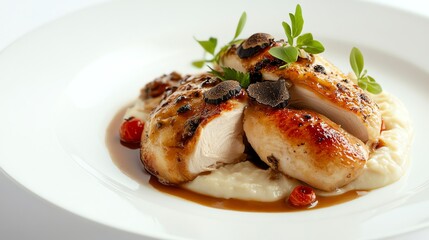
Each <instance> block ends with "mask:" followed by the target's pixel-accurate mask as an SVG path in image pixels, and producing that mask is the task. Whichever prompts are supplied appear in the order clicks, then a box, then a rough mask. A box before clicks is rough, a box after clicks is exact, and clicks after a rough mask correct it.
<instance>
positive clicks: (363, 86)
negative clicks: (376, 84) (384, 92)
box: [358, 80, 368, 90]
mask: <svg viewBox="0 0 429 240" xmlns="http://www.w3.org/2000/svg"><path fill="white" fill-rule="evenodd" d="M358 86H359V87H360V88H362V89H363V90H366V89H367V88H368V84H367V82H366V81H362V80H361V81H358Z"/></svg>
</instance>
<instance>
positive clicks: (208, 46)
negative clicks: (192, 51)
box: [195, 37, 217, 55]
mask: <svg viewBox="0 0 429 240" xmlns="http://www.w3.org/2000/svg"><path fill="white" fill-rule="evenodd" d="M195 40H196V41H197V42H198V43H199V44H200V45H201V47H203V48H204V50H205V51H206V52H208V53H210V54H211V55H214V51H215V49H216V45H217V38H213V37H210V38H209V40H207V41H200V40H197V39H195Z"/></svg>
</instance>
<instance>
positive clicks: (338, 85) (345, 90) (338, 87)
mask: <svg viewBox="0 0 429 240" xmlns="http://www.w3.org/2000/svg"><path fill="white" fill-rule="evenodd" d="M336 86H337V89H338V90H339V91H341V92H347V91H348V90H349V89H348V88H347V87H346V86H344V85H343V84H341V83H337V84H336Z"/></svg>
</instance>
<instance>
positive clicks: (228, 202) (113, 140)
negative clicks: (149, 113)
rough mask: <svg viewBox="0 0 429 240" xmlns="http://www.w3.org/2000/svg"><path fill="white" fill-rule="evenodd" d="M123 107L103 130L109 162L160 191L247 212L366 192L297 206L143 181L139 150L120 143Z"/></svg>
mask: <svg viewBox="0 0 429 240" xmlns="http://www.w3.org/2000/svg"><path fill="white" fill-rule="evenodd" d="M125 110H126V108H123V109H121V110H120V111H119V112H118V113H117V114H116V115H115V116H114V118H113V120H112V122H111V123H110V124H109V126H108V129H107V132H106V145H107V148H108V150H109V153H110V156H111V158H112V161H113V163H114V164H115V165H116V166H117V167H118V168H119V169H120V170H121V171H122V172H123V173H124V174H126V175H127V176H129V177H130V178H132V179H134V180H136V181H137V182H139V183H140V184H142V185H148V184H149V185H151V186H152V187H153V188H155V189H157V190H158V191H160V192H164V193H166V194H169V195H173V196H176V197H179V198H182V199H186V200H188V201H192V202H195V203H199V204H201V205H204V206H208V207H213V208H219V209H227V210H235V211H247V212H294V211H302V210H308V209H318V208H324V207H329V206H333V205H337V204H340V203H344V202H347V201H350V200H353V199H355V198H357V197H359V196H361V195H362V193H366V192H364V191H350V192H347V193H344V194H342V195H338V196H332V197H322V196H317V204H314V206H312V207H311V208H306V209H301V208H300V209H298V208H294V207H292V206H290V205H289V204H288V203H287V202H286V201H285V200H284V199H282V200H279V201H276V202H268V203H267V202H256V201H244V200H237V199H222V198H215V197H210V196H205V195H202V194H198V193H194V192H192V191H189V190H186V189H183V188H180V187H173V186H166V185H163V184H161V183H159V182H158V180H157V179H156V177H153V176H151V177H150V180H149V182H148V181H147V175H148V173H147V172H145V170H144V167H143V166H142V163H141V162H140V157H139V150H138V149H131V148H129V147H127V146H124V145H123V144H121V142H120V140H119V127H120V124H121V122H122V116H123V115H124V113H125Z"/></svg>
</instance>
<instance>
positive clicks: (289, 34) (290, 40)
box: [282, 22, 293, 46]
mask: <svg viewBox="0 0 429 240" xmlns="http://www.w3.org/2000/svg"><path fill="white" fill-rule="evenodd" d="M282 25H283V29H284V30H285V34H286V37H287V42H288V43H289V45H291V46H292V45H293V37H292V32H291V28H290V26H289V24H288V23H287V22H282Z"/></svg>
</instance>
